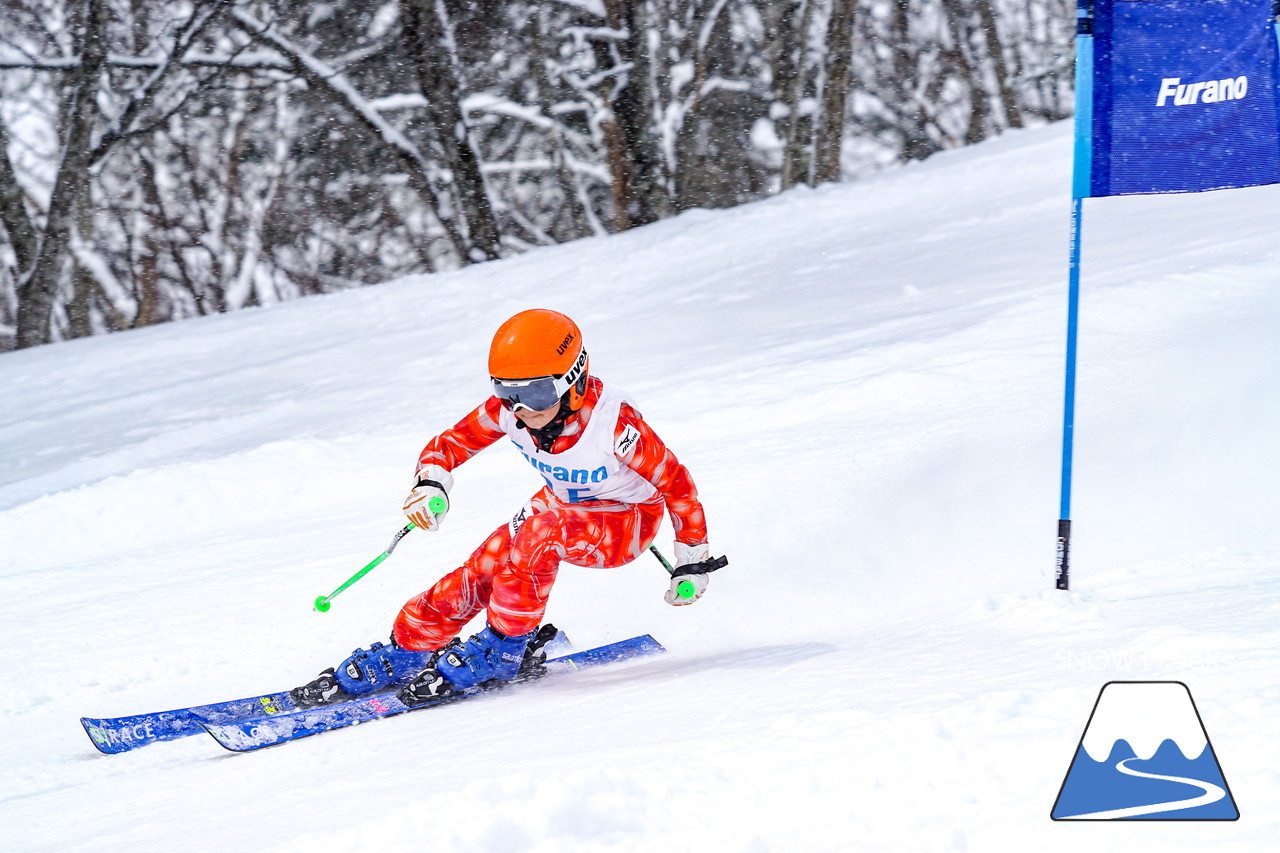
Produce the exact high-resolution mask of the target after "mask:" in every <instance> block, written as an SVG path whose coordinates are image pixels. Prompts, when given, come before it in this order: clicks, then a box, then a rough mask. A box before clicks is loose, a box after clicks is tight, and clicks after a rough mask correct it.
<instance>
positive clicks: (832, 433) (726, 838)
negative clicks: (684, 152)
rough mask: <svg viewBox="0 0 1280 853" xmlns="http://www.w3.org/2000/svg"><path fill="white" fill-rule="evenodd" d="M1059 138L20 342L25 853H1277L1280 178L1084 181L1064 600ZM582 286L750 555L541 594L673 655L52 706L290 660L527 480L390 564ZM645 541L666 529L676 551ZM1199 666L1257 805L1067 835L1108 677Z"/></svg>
mask: <svg viewBox="0 0 1280 853" xmlns="http://www.w3.org/2000/svg"><path fill="white" fill-rule="evenodd" d="M1069 151H1070V128H1069V126H1068V125H1066V124H1063V125H1058V126H1055V127H1050V128H1046V129H1041V130H1035V131H1026V132H1018V133H1011V134H1009V135H1007V136H1006V137H1004V138H1002V139H999V140H996V141H993V142H990V143H988V144H985V145H982V146H979V147H977V148H975V149H970V150H967V151H961V152H956V153H950V154H946V155H941V156H938V157H936V158H934V159H931V160H930V161H928V162H926V163H923V164H919V165H915V166H912V167H909V168H904V169H901V170H899V171H895V172H892V173H889V174H885V175H882V176H879V177H876V178H873V179H869V180H864V181H862V182H859V183H857V184H854V185H848V186H834V187H827V188H824V189H822V190H819V191H816V192H815V191H798V192H792V193H788V194H786V195H785V196H783V197H780V198H776V199H773V200H770V201H766V202H762V203H759V204H754V205H749V206H746V207H742V208H738V209H735V210H731V211H724V212H716V213H708V212H693V213H689V214H686V215H684V216H681V217H678V218H677V219H675V220H672V221H668V222H664V223H661V224H659V225H656V226H652V227H649V228H644V229H641V230H638V231H636V232H632V233H629V234H626V235H623V236H619V237H613V238H608V239H599V240H589V241H583V242H580V243H576V244H574V245H570V246H564V247H559V248H552V249H543V250H539V251H537V252H533V253H531V254H528V255H525V256H523V257H519V258H515V259H513V260H509V261H504V262H501V263H493V264H487V265H484V266H480V267H476V268H473V269H469V270H466V271H464V272H462V273H459V274H455V275H443V276H437V277H433V278H415V279H409V280H402V281H397V282H392V283H389V284H386V285H384V286H382V287H378V288H371V289H366V290H362V291H359V292H350V293H343V294H340V295H335V296H332V297H327V298H318V299H311V300H306V301H302V302H295V303H291V304H287V305H281V306H277V307H273V308H270V309H266V310H256V311H245V312H241V313H237V314H235V315H232V316H226V317H215V318H207V319H201V320H194V321H188V322H183V323H175V324H171V325H167V326H163V327H159V328H153V329H147V330H143V331H139V332H133V333H129V334H123V335H116V336H111V337H108V338H96V339H91V340H81V341H76V342H73V343H68V344H60V345H57V346H51V347H46V348H41V349H37V350H30V351H24V352H18V353H12V354H7V355H4V356H0V579H2V583H0V650H2V659H3V661H4V663H3V667H2V668H0V731H2V735H0V847H4V848H5V849H7V850H23V851H27V850H47V851H65V850H125V849H127V850H132V851H149V850H165V851H168V850H209V851H227V850H250V849H252V850H254V851H271V850H307V851H310V850H340V851H346V850H378V851H385V850H389V849H407V848H409V847H411V846H412V847H414V848H417V849H427V850H441V851H452V850H457V851H543V853H559V852H560V851H578V850H584V851H598V850H603V851H657V850H699V851H744V853H745V851H752V853H754V852H755V851H806V853H808V851H846V850H883V851H902V850H920V851H941V850H983V851H990V850H1031V849H1035V850H1063V851H1068V850H1071V851H1074V850H1080V849H1086V848H1087V849H1095V850H1116V849H1126V850H1133V849H1160V850H1196V851H1200V850H1206V849H1213V850H1262V849H1274V848H1273V847H1272V846H1271V845H1273V844H1274V842H1275V839H1276V838H1277V837H1280V737H1278V735H1280V725H1278V722H1280V712H1278V710H1277V709H1278V707H1280V630H1278V629H1277V623H1278V622H1280V533H1278V531H1280V524H1278V522H1277V509H1278V507H1277V504H1278V503H1280V501H1278V500H1277V497H1276V482H1275V481H1276V478H1277V474H1278V473H1280V394H1277V388H1280V341H1278V340H1277V330H1280V287H1278V286H1277V285H1278V283H1280V238H1278V237H1277V233H1276V230H1275V220H1276V217H1275V214H1276V210H1277V207H1278V205H1280V189H1277V188H1265V189H1256V190H1243V191H1235V192H1220V193H1209V194H1204V195H1198V196H1181V197H1157V198H1135V199H1111V200H1099V201H1090V202H1087V203H1086V218H1085V277H1086V291H1085V295H1084V302H1083V309H1082V310H1083V314H1082V323H1083V327H1082V328H1083V331H1082V335H1081V339H1080V354H1081V375H1080V397H1079V421H1078V427H1077V477H1076V492H1075V502H1074V513H1073V515H1074V518H1075V524H1076V538H1075V553H1074V566H1075V589H1074V591H1072V592H1071V593H1061V592H1056V591H1053V590H1052V589H1051V587H1052V580H1051V577H1050V572H1051V570H1052V564H1053V537H1054V532H1055V526H1056V519H1057V514H1058V505H1057V495H1058V479H1057V478H1058V452H1059V441H1060V432H1059V431H1060V417H1061V415H1060V412H1061V397H1062V367H1063V348H1064V343H1063V341H1064V327H1065V311H1066V300H1065V290H1066V287H1065V285H1066V243H1067V214H1068V205H1069V200H1068V198H1067V195H1066V194H1067V192H1068V172H1069V162H1068V161H1069ZM531 306H548V307H554V308H558V309H561V310H564V311H567V312H569V313H570V314H572V315H573V316H574V317H575V318H576V319H577V320H578V321H579V323H580V324H581V325H582V327H583V329H584V331H585V334H586V335H587V341H588V347H589V349H590V352H591V356H592V367H593V368H594V370H595V372H596V373H597V374H599V375H602V376H604V377H605V378H606V379H609V380H611V381H613V382H616V383H618V384H619V385H621V386H623V387H625V388H627V389H628V390H629V391H631V392H632V394H633V395H635V396H636V397H637V398H638V400H639V401H640V402H641V404H642V406H641V408H642V410H643V411H644V413H645V415H646V416H647V417H648V419H649V420H650V421H651V422H652V423H653V424H654V426H655V427H656V428H657V429H658V430H659V432H660V433H661V434H662V435H664V437H665V438H666V439H667V441H668V442H669V443H670V444H671V446H672V447H673V448H675V449H676V451H677V452H678V453H679V455H680V456H681V458H682V460H683V461H685V462H686V463H687V464H688V465H689V467H690V468H691V469H692V471H693V473H694V476H695V478H696V480H697V482H698V484H699V487H700V491H701V494H702V497H703V500H704V501H705V503H706V507H707V514H708V518H709V522H710V526H711V531H712V537H713V538H712V543H713V547H714V548H716V550H718V551H723V552H724V553H727V554H728V555H729V557H730V559H731V561H732V563H731V565H730V567H729V568H728V569H725V570H724V571H723V572H721V573H720V574H717V575H716V576H715V577H714V580H713V581H712V584H711V587H710V590H709V592H708V593H707V595H706V597H705V598H704V599H703V600H702V601H701V602H699V603H698V604H697V605H696V606H693V607H688V608H680V609H676V608H671V607H668V606H666V605H665V604H664V603H663V602H662V592H663V590H664V588H665V586H666V584H665V583H664V580H663V573H662V571H661V569H660V568H659V567H658V566H657V564H656V562H655V561H652V560H649V559H648V558H647V557H646V558H645V559H643V560H641V561H640V562H638V563H636V564H633V565H631V566H629V567H626V568H623V569H619V570H615V571H611V572H592V571H588V570H585V569H577V568H572V567H567V568H565V569H564V570H563V571H562V572H561V575H560V580H559V583H558V585H557V587H556V591H555V594H554V595H553V596H552V603H551V609H550V618H551V619H552V620H554V621H555V622H556V623H557V624H559V625H561V627H563V628H565V629H566V630H567V631H568V632H569V633H570V635H571V636H572V637H573V638H574V639H575V641H576V642H577V644H578V645H580V646H587V645H594V644H597V643H602V642H607V641H611V640H616V639H620V638H623V637H627V636H631V635H634V634H638V633H643V632H652V633H653V634H654V635H655V636H657V637H658V638H659V639H660V640H661V641H662V642H664V643H665V644H666V645H667V647H668V648H669V650H670V651H669V653H668V654H667V655H665V656H662V657H660V658H655V659H650V660H647V661H643V662H637V663H635V664H634V665H631V666H629V667H622V668H614V669H605V670H596V671H594V672H590V673H582V674H579V675H576V676H573V677H566V678H565V679H563V680H561V681H557V682H555V683H551V682H546V683H543V684H541V685H537V686H533V687H529V688H522V689H521V690H520V691H518V693H516V692H513V693H509V694H506V695H501V696H494V697H485V698H482V699H478V700H475V701H471V702H467V703H464V704H461V705H457V706H452V707H449V708H445V709H440V710H435V711H428V712H425V713H421V714H410V715H407V716H403V717H399V718H395V719H391V720H386V721H383V722H379V723H376V724H372V725H367V726H360V727H357V728H354V729H349V730H345V731H341V732H334V733H331V734H327V735H323V736H320V737H316V738H311V739H308V740H303V741H299V742H296V743H292V744H288V745H285V746H283V747H280V748H277V749H269V750H264V751H262V752H257V753H252V754H245V755H234V754H232V753H228V752H224V751H223V750H222V749H220V748H219V747H218V746H217V744H216V743H214V742H213V741H212V739H209V738H205V737H203V736H201V737H198V738H190V739H187V740H183V741H176V742H172V743H165V744H159V745H155V746H152V747H149V748H146V749H143V750H140V751H137V752H134V753H130V754H124V755H118V756H103V755H99V754H98V753H97V752H96V751H95V749H94V748H93V746H92V745H91V744H90V742H89V740H88V738H87V737H86V736H85V735H84V733H83V731H82V730H81V728H80V725H79V723H78V718H79V717H80V716H81V715H92V716H110V715H119V714H129V713H137V712H142V711H148V710H158V709H160V708H162V707H163V708H168V707H176V706H182V705H187V704H192V703H200V702H207V701H214V700H218V699H224V698H231V697H234V696H240V695H249V694H253V693H256V692H260V691H266V690H272V689H279V688H282V687H287V686H291V685H294V684H297V683H299V682H301V681H303V680H305V679H307V678H309V677H310V676H312V675H313V674H314V673H315V672H317V671H318V670H319V669H320V668H322V667H324V666H326V665H331V664H334V663H336V662H338V661H339V660H341V659H342V657H343V656H345V655H346V654H347V653H349V652H350V650H351V649H353V648H355V647H356V646H357V645H365V644H367V643H368V642H370V641H372V640H375V639H379V638H380V637H385V636H386V633H387V631H388V629H389V625H390V621H391V619H392V617H393V616H394V614H395V613H396V611H397V610H398V608H399V607H400V605H401V604H402V603H403V602H404V601H405V600H406V599H408V598H409V597H410V596H411V595H413V594H416V593H417V592H418V591H420V590H421V589H423V588H425V587H426V586H428V585H429V584H430V583H431V582H432V581H433V580H434V579H435V578H436V577H437V576H438V575H439V574H441V573H442V572H444V571H445V570H447V569H449V568H452V567H453V566H455V565H456V564H458V563H459V561H460V560H461V559H463V558H464V557H465V555H466V554H467V553H469V551H470V549H471V548H472V547H473V546H474V545H475V544H476V543H477V542H478V541H479V540H480V539H481V537H483V536H484V535H485V534H486V533H488V532H489V531H490V530H491V529H492V528H493V527H495V526H496V525H497V524H499V523H501V522H503V521H505V520H506V519H507V518H508V517H509V516H510V515H511V514H512V513H513V512H514V511H515V510H516V509H517V508H518V507H519V505H520V504H521V502H522V501H523V499H524V497H525V496H526V495H527V494H528V493H529V492H531V491H532V490H534V489H535V488H536V487H537V486H538V483H539V481H538V479H537V476H536V474H535V473H534V472H532V471H531V470H530V469H529V468H528V466H527V465H525V464H524V463H523V461H521V460H520V459H519V457H518V456H517V455H516V454H514V453H513V452H512V451H511V450H510V449H508V448H506V447H496V448H493V449H491V450H489V451H487V452H486V453H484V454H482V455H481V456H480V457H478V458H477V459H475V460H473V461H472V462H470V463H469V464H468V465H467V466H466V467H464V468H463V469H462V470H461V471H460V472H459V478H458V486H457V491H456V494H455V495H454V497H455V506H454V511H453V512H452V513H451V515H450V516H449V519H448V522H447V524H446V526H445V528H444V530H442V531H441V532H440V533H438V534H433V535H426V534H414V535H412V536H410V537H409V538H407V539H406V540H405V541H404V543H403V544H402V545H401V547H400V549H399V550H397V552H396V553H395V555H394V556H393V557H392V558H391V559H390V560H389V561H387V562H386V563H385V564H383V565H382V566H381V567H379V568H378V569H377V570H376V571H375V572H374V573H373V574H371V575H370V576H369V577H367V578H366V579H365V580H363V581H362V582H360V583H359V584H357V585H356V586H355V587H353V588H352V589H350V590H349V591H347V592H346V593H344V594H343V595H342V596H341V597H339V598H338V599H337V601H336V602H335V604H334V607H333V610H332V611H331V612H330V613H328V614H325V615H320V614H317V613H314V612H312V610H311V601H312V599H313V598H314V597H315V596H316V595H318V594H321V593H326V592H329V591H330V590H331V589H333V588H334V587H335V586H337V585H338V584H339V583H340V582H341V581H343V580H344V579H346V578H347V577H348V576H350V575H351V574H352V573H353V572H355V571H356V570H357V569H358V568H359V567H361V566H362V565H364V563H365V562H366V561H368V560H369V559H371V558H372V557H373V556H374V555H376V554H377V553H378V552H379V551H380V550H381V549H382V548H384V547H385V545H386V543H387V541H388V540H389V539H390V536H391V534H392V533H393V532H394V531H395V530H396V529H397V528H398V527H399V526H400V525H401V524H403V519H402V517H401V516H400V513H399V506H400V504H399V501H400V500H401V498H402V495H403V492H404V491H405V489H406V487H407V484H408V480H409V478H410V475H411V472H412V466H413V462H414V459H415V457H416V454H417V452H418V450H419V449H420V447H421V446H422V444H423V443H424V442H425V441H426V440H427V439H428V438H430V437H431V436H432V435H433V434H435V433H436V432H437V431H439V430H441V429H443V428H444V427H447V426H449V425H451V424H452V423H454V421H455V420H457V419H458V418H459V417H460V416H461V415H463V414H464V413H465V412H466V411H467V410H469V408H470V407H471V406H473V405H475V404H476V403H478V402H479V401H480V399H481V398H482V397H483V395H484V394H485V393H486V387H487V386H486V377H485V366H484V365H485V354H486V350H487V345H488V341H489V337H490V335H491V334H492V331H493V329H494V328H496V326H497V325H498V323H499V322H501V320H503V319H505V318H506V317H507V316H508V315H510V314H511V313H513V312H515V311H517V310H520V309H523V308H526V307H531ZM659 541H660V543H664V547H669V542H670V536H669V533H667V532H664V533H663V534H662V536H661V538H660V540H659ZM1135 678H1136V679H1164V680H1170V679H1174V680H1181V681H1184V682H1186V683H1187V684H1188V686H1189V687H1190V689H1191V691H1192V694H1193V695H1194V697H1195V698H1196V700H1197V702H1198V705H1199V709H1200V713H1201V715H1202V716H1203V719H1204V722H1205V725H1206V727H1207V729H1208V732H1209V736H1210V738H1211V740H1212V743H1213V745H1214V747H1215V750H1216V752H1217V755H1218V757H1219V759H1220V761H1221V764H1222V767H1223V770H1224V772H1225V774H1226V778H1227V781H1228V783H1229V785H1230V787H1231V790H1232V792H1233V794H1234V795H1235V798H1236V802H1237V804H1238V805H1239V808H1240V811H1241V814H1242V817H1241V819H1240V820H1239V821H1238V822H1235V823H1196V824H1186V823H1143V824H1142V825H1140V826H1127V827H1118V826H1115V825H1113V824H1111V823H1088V824H1082V823H1075V824H1071V823H1054V822H1051V821H1050V819H1049V812H1050V809H1051V808H1052V806H1053V802H1054V799H1055V797H1056V795H1057V792H1058V788H1059V785H1060V784H1061V782H1062V779H1063V776H1064V774H1065V772H1066V770H1067V766H1068V764H1069V763H1070V760H1071V757H1072V755H1073V753H1074V751H1075V748H1076V745H1077V743H1078V741H1079V738H1080V736H1081V732H1082V730H1083V728H1084V724H1085V722H1086V719H1087V717H1088V714H1089V712H1090V710H1091V708H1092V706H1093V702H1094V700H1095V698H1096V696H1097V693H1098V691H1099V689H1100V688H1101V687H1102V685H1103V684H1104V683H1105V682H1107V681H1108V680H1114V679H1135Z"/></svg>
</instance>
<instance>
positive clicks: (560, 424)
mask: <svg viewBox="0 0 1280 853" xmlns="http://www.w3.org/2000/svg"><path fill="white" fill-rule="evenodd" d="M572 414H573V409H571V408H569V395H568V394H565V395H564V396H563V397H561V398H560V408H559V409H558V410H557V411H556V416H555V417H554V418H552V419H551V422H550V423H548V424H547V425H546V426H544V427H543V428H542V429H533V428H532V427H530V426H528V425H527V424H525V422H524V421H522V420H520V418H519V417H517V418H516V426H518V427H520V428H521V429H527V430H529V435H531V436H533V440H534V443H536V444H537V445H538V449H539V450H541V451H542V452H544V453H546V452H548V451H549V450H551V445H553V444H555V443H556V439H557V438H559V437H560V434H561V433H563V432H564V426H565V423H566V422H567V421H568V420H569V416H570V415H572Z"/></svg>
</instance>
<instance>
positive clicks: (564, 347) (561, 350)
mask: <svg viewBox="0 0 1280 853" xmlns="http://www.w3.org/2000/svg"><path fill="white" fill-rule="evenodd" d="M572 343H573V335H572V334H568V335H565V336H564V340H563V341H561V342H560V346H558V347H556V355H564V354H565V352H567V351H568V349H569V346H570V344H572Z"/></svg>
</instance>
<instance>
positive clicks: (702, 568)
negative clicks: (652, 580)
mask: <svg viewBox="0 0 1280 853" xmlns="http://www.w3.org/2000/svg"><path fill="white" fill-rule="evenodd" d="M649 550H650V551H651V552H652V553H653V556H655V557H657V558H658V562H659V563H662V568H664V569H666V570H667V574H669V575H671V577H673V578H678V577H681V576H683V575H692V574H704V573H706V572H714V571H715V570H716V569H723V568H724V567H725V566H727V565H729V561H728V559H726V558H725V557H716V558H715V559H714V560H707V561H705V562H702V563H695V564H694V565H692V566H681V567H680V568H678V569H677V568H676V567H675V566H673V565H671V564H670V563H668V562H667V558H666V557H664V556H662V552H661V551H659V550H658V546H657V545H650V546H649ZM697 594H698V588H697V587H696V586H694V585H693V581H680V583H678V584H676V595H678V596H680V597H681V598H693V597H694V596H695V595H697Z"/></svg>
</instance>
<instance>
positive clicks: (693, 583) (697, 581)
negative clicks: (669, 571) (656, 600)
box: [662, 542, 711, 607]
mask: <svg viewBox="0 0 1280 853" xmlns="http://www.w3.org/2000/svg"><path fill="white" fill-rule="evenodd" d="M675 551H676V568H677V569H679V568H680V567H681V566H692V565H693V564H695V563H703V562H706V561H707V560H709V559H711V546H710V545H707V544H702V545H686V544H684V543H683V542H676V546H675ZM710 578H711V576H710V575H708V574H706V573H705V572H702V573H697V574H690V575H681V576H680V577H673V578H671V586H670V587H669V588H668V589H667V593H666V595H664V596H663V597H662V598H663V600H664V601H665V602H667V604H672V605H675V606H676V607H683V606H684V605H686V604H693V603H694V602H695V601H697V600H698V599H699V598H701V597H702V594H703V593H704V592H706V591H707V581H708V580H710Z"/></svg>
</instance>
